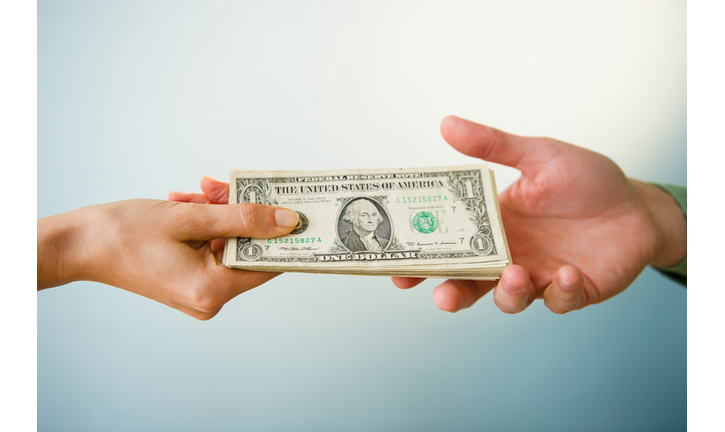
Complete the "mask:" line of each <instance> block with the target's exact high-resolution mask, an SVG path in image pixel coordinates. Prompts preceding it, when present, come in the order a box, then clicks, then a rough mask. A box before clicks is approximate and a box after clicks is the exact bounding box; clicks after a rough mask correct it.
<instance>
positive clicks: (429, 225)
mask: <svg viewBox="0 0 725 432" xmlns="http://www.w3.org/2000/svg"><path fill="white" fill-rule="evenodd" d="M412 223H413V228H415V230H416V231H418V232H419V233H422V234H430V233H432V232H433V231H435V230H437V229H438V218H436V217H435V215H434V214H433V213H428V212H427V211H422V212H420V213H418V214H417V215H415V216H413V222H412Z"/></svg>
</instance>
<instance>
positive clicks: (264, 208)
mask: <svg viewBox="0 0 725 432" xmlns="http://www.w3.org/2000/svg"><path fill="white" fill-rule="evenodd" d="M180 205H183V206H184V207H183V209H182V212H183V214H182V215H181V219H180V221H179V222H178V226H179V237H180V240H182V241H189V240H212V239H215V238H219V237H251V238H272V237H279V236H282V235H285V234H289V233H290V232H291V231H292V229H294V227H295V226H297V223H298V222H299V216H298V215H297V213H296V212H294V211H292V210H287V209H284V208H281V207H274V206H268V205H263V204H250V203H245V204H232V205H222V206H220V205H205V204H188V205H187V204H180Z"/></svg>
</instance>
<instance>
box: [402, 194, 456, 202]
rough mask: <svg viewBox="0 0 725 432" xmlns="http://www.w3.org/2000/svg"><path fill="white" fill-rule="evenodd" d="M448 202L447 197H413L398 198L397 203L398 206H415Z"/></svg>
mask: <svg viewBox="0 0 725 432" xmlns="http://www.w3.org/2000/svg"><path fill="white" fill-rule="evenodd" d="M441 201H448V196H447V195H421V196H412V197H397V198H395V202H396V203H398V204H415V203H429V202H441Z"/></svg>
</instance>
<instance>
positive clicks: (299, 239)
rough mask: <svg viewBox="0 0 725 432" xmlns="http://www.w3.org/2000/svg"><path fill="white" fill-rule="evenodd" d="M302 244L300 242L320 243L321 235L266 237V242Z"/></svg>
mask: <svg viewBox="0 0 725 432" xmlns="http://www.w3.org/2000/svg"><path fill="white" fill-rule="evenodd" d="M278 243H287V244H302V243H322V237H291V238H290V237H284V238H274V239H268V240H267V244H278Z"/></svg>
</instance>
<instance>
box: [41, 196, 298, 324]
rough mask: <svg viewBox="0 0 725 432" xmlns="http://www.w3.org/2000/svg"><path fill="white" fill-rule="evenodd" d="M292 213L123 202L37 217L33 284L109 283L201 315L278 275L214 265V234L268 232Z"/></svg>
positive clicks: (284, 226) (290, 224) (292, 220)
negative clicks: (34, 281) (36, 262)
mask: <svg viewBox="0 0 725 432" xmlns="http://www.w3.org/2000/svg"><path fill="white" fill-rule="evenodd" d="M297 222H298V216H297V214H296V213H295V212H292V211H289V210H285V209H281V208H279V207H272V206H265V205H260V204H238V205H233V206H211V205H203V204H182V203H175V202H168V201H157V200H130V201H121V202H115V203H110V204H102V205H96V206H90V207H84V208H81V209H78V210H74V211H72V212H68V213H63V214H60V215H55V216H50V217H47V218H43V219H40V220H38V289H39V290H41V289H45V288H50V287H53V286H58V285H62V284H64V283H68V282H71V281H75V280H91V281H96V282H102V283H106V284H109V285H113V286H116V287H119V288H123V289H125V290H128V291H131V292H134V293H136V294H140V295H142V296H145V297H148V298H151V299H154V300H156V301H159V302H161V303H163V304H165V305H168V306H170V307H173V308H176V309H178V310H180V311H181V312H184V313H186V314H188V315H190V316H192V317H194V318H197V319H201V320H206V319H209V318H212V317H213V316H215V315H216V314H217V313H218V312H219V310H220V309H221V307H222V306H223V305H224V304H225V303H226V302H228V301H229V300H231V299H232V298H234V297H235V296H237V295H239V294H241V293H243V292H245V291H247V290H249V289H251V288H254V287H256V286H258V285H260V284H262V283H264V282H267V281H268V280H270V279H272V278H273V277H275V276H277V275H278V273H266V272H248V271H242V270H236V269H230V268H227V267H225V266H224V265H223V264H221V251H222V249H223V243H222V247H221V248H219V247H218V246H219V245H218V244H217V245H216V246H217V247H216V249H215V250H213V249H212V247H211V242H209V240H212V239H216V238H222V237H235V236H241V237H254V238H270V237H278V236H281V235H285V234H288V233H289V232H290V231H292V229H293V228H294V227H295V226H296V224H297Z"/></svg>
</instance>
